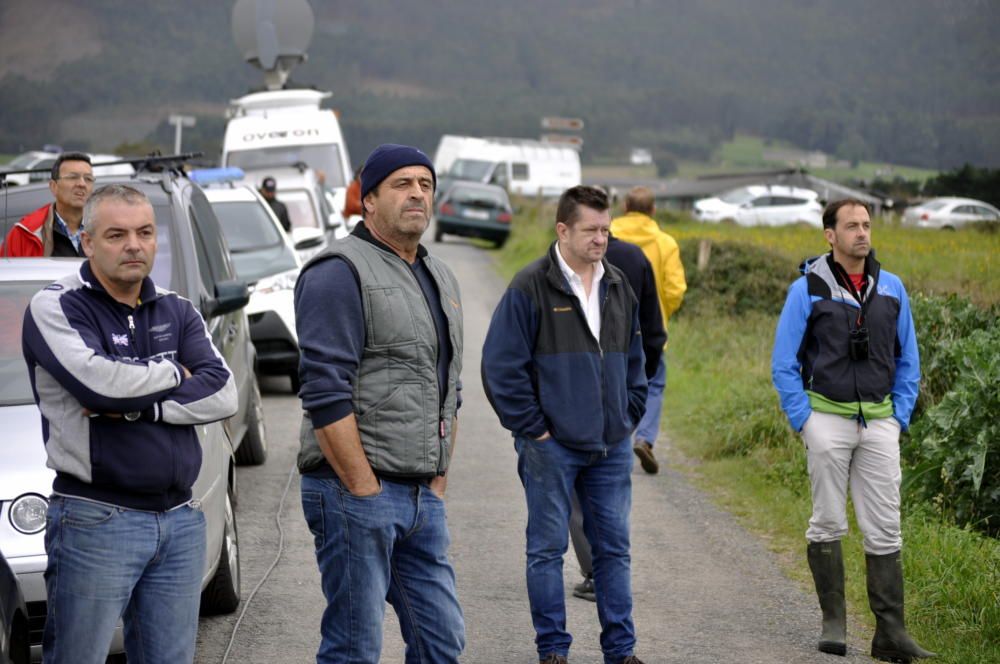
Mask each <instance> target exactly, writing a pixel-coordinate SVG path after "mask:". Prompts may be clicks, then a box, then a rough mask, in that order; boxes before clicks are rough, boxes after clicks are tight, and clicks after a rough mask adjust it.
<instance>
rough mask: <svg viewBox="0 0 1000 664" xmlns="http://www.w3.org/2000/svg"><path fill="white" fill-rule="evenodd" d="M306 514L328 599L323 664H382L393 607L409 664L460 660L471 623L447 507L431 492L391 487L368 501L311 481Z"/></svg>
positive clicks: (334, 484) (306, 482) (336, 485)
mask: <svg viewBox="0 0 1000 664" xmlns="http://www.w3.org/2000/svg"><path fill="white" fill-rule="evenodd" d="M302 510H303V512H304V513H305V517H306V522H307V523H308V524H309V530H311V531H312V534H313V537H314V539H315V544H316V562H317V563H318V564H319V571H320V575H321V577H322V585H323V594H324V595H325V596H326V610H325V611H324V612H323V619H322V623H321V626H320V631H321V636H322V641H321V643H320V648H319V652H318V653H317V655H316V661H317V663H318V664H333V663H337V664H340V663H343V664H347V663H348V662H349V663H350V664H363V663H371V664H378V661H379V655H380V653H381V651H382V622H383V618H384V616H385V604H386V601H388V602H389V603H390V604H392V607H393V609H395V611H396V615H397V616H398V617H399V625H400V630H401V631H402V634H403V640H404V641H405V642H406V662H407V663H408V664H418V663H419V664H444V663H451V662H457V661H458V656H459V654H460V653H461V652H462V649H463V648H464V647H465V621H464V618H463V617H462V608H461V607H460V606H459V604H458V596H457V594H456V592H455V572H454V571H453V570H452V567H451V563H449V562H448V544H449V542H450V540H451V538H450V536H449V535H448V526H447V523H446V522H445V508H444V501H443V500H441V499H440V498H438V497H437V496H436V495H435V494H434V493H433V492H432V491H431V490H430V489H429V488H428V487H427V486H426V485H425V484H407V483H401V482H392V481H388V480H382V491H381V492H380V493H378V494H376V495H374V496H366V497H364V498H359V497H356V496H353V495H352V494H351V493H350V492H349V491H347V489H346V488H345V487H344V486H343V484H341V482H340V481H339V480H338V479H335V478H334V479H326V478H317V477H311V476H309V475H303V476H302Z"/></svg>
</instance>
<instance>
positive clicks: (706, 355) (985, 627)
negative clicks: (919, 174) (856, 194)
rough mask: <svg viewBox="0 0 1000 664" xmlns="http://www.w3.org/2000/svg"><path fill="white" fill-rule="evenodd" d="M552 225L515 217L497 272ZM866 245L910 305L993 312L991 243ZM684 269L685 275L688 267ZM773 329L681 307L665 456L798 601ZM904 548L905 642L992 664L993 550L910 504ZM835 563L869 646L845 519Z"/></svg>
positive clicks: (685, 232) (718, 233)
mask: <svg viewBox="0 0 1000 664" xmlns="http://www.w3.org/2000/svg"><path fill="white" fill-rule="evenodd" d="M553 215H554V211H553V209H552V208H551V206H550V207H541V208H539V207H536V206H533V205H524V206H522V209H521V213H520V214H518V215H517V217H515V222H514V223H515V227H514V229H513V232H512V234H511V239H510V240H509V242H508V243H507V245H506V246H505V247H504V249H502V250H500V251H499V252H497V258H498V261H497V263H498V267H499V269H500V271H501V273H503V274H504V275H505V276H508V277H509V276H512V275H513V274H514V273H515V272H516V271H517V270H518V269H519V268H520V267H521V266H523V265H524V264H525V263H527V262H528V261H530V260H533V259H535V258H537V257H538V256H539V255H541V253H542V252H543V251H544V250H545V248H546V247H547V245H548V243H549V242H551V240H552V238H553V237H554V234H553V231H552V222H551V219H552V217H553ZM660 221H661V225H662V226H663V227H664V228H665V229H666V230H668V231H669V232H670V233H672V234H673V235H674V236H675V237H676V238H677V239H678V240H679V241H681V243H682V246H683V245H690V243H692V242H695V241H697V240H699V239H702V238H707V239H711V240H712V241H713V242H717V243H718V242H737V243H741V244H751V245H755V246H758V247H764V248H767V249H769V250H770V251H771V252H774V253H776V254H778V255H779V256H780V257H784V258H786V259H787V262H788V265H789V272H790V274H794V266H797V265H798V263H799V261H800V260H801V259H802V258H804V257H806V256H812V255H816V254H819V253H822V252H824V251H825V250H827V247H826V246H825V245H824V243H823V241H822V234H821V232H820V231H818V230H816V229H809V228H801V227H789V228H759V229H758V228H754V229H748V228H740V227H736V226H729V225H721V226H714V225H701V224H698V223H696V222H693V221H691V220H690V219H688V218H686V217H679V218H667V217H666V216H664V217H663V218H661V220H660ZM873 244H874V246H875V247H876V248H878V255H879V259H880V260H881V261H882V262H883V264H884V265H885V267H886V269H888V270H890V271H892V272H894V273H896V274H898V275H899V276H900V277H901V278H902V279H903V281H904V283H906V284H907V287H908V289H909V291H910V292H911V293H915V292H920V291H924V292H928V293H948V292H957V293H960V294H963V295H965V296H968V297H971V298H972V299H974V300H975V301H976V302H978V303H981V304H995V303H998V302H1000V273H998V268H997V267H996V265H995V263H996V260H995V258H994V257H995V256H996V255H997V254H998V250H1000V235H998V234H987V233H982V232H977V231H959V232H955V233H944V232H923V231H916V230H913V229H906V228H900V227H898V226H896V225H893V224H891V223H878V222H877V224H876V227H875V231H874V236H873ZM686 269H687V270H688V272H689V275H691V272H692V271H693V270H694V269H695V268H694V267H693V266H691V265H687V266H686ZM790 279H791V277H789V280H790ZM781 292H783V289H782V291H781ZM775 322H776V317H775V316H774V315H773V314H765V313H761V312H754V311H751V312H747V313H741V314H740V315H738V316H736V315H732V312H729V311H723V310H720V309H719V308H714V309H713V308H712V307H711V306H706V303H705V302H704V301H702V302H701V303H700V304H699V305H697V306H695V305H692V306H690V307H688V308H687V309H685V308H682V309H681V312H680V314H679V315H677V316H676V317H675V318H674V319H672V320H671V324H670V341H671V344H670V363H669V366H670V370H669V384H668V387H667V392H666V404H665V408H664V422H665V428H666V432H667V433H668V435H669V436H670V437H671V439H672V440H673V443H674V445H673V453H674V454H679V455H683V457H684V459H685V460H686V463H683V464H677V465H678V467H682V468H686V469H688V470H687V472H690V473H691V475H692V477H693V479H694V480H695V481H696V482H698V483H699V484H700V485H701V486H702V487H704V488H705V489H706V490H707V491H708V492H709V493H710V494H711V495H713V496H714V497H715V499H716V500H717V501H718V502H719V503H720V504H721V505H723V506H725V507H726V508H727V509H729V510H731V511H732V512H734V513H735V514H737V515H738V516H739V517H740V518H741V520H742V522H743V523H744V524H745V525H746V526H747V527H748V528H750V529H752V530H754V531H755V532H758V533H760V534H761V535H763V536H764V538H765V540H766V541H767V542H768V544H769V546H770V547H771V549H772V550H773V551H774V552H775V553H776V554H778V556H779V559H780V560H781V561H782V562H783V565H784V568H785V570H786V572H787V574H788V575H789V576H791V577H792V578H795V579H798V580H799V581H801V583H802V584H803V589H804V590H805V591H806V592H809V593H811V592H812V584H811V578H810V577H809V572H808V568H807V566H806V562H805V555H804V550H805V538H804V532H805V528H806V523H807V521H808V518H809V512H810V498H809V488H808V478H807V475H806V471H805V456H804V452H803V450H802V446H801V443H800V442H799V439H798V437H797V436H795V435H794V434H793V433H792V432H791V430H790V429H789V428H788V426H787V424H786V423H785V419H784V415H783V414H782V412H781V410H780V407H779V405H778V401H777V398H776V396H775V394H774V390H773V387H772V386H771V382H770V371H769V358H770V350H771V343H772V339H773V334H774V325H775ZM919 334H920V330H918V335H919ZM998 416H1000V413H998ZM706 423H711V425H710V426H706ZM692 462H694V463H692ZM852 518H853V517H852ZM903 537H904V541H905V545H904V549H903V559H904V566H905V570H906V582H907V586H906V593H907V595H906V596H907V605H906V611H907V620H908V624H909V626H910V629H911V631H912V632H913V633H914V635H915V636H916V637H917V638H918V639H919V640H920V641H921V642H922V643H923V645H924V646H925V647H928V648H931V649H932V650H936V651H938V652H939V653H940V654H941V657H940V659H939V660H936V661H940V662H942V663H946V662H947V663H952V662H954V663H956V664H957V663H959V662H961V663H962V664H969V663H982V664H986V663H987V662H997V661H1000V639H997V634H1000V542H998V541H997V540H996V539H992V538H989V537H985V536H983V535H979V534H977V533H973V532H971V531H968V530H966V529H962V528H957V527H955V526H953V525H950V524H949V523H947V522H944V521H943V520H942V519H941V518H940V517H937V516H936V514H935V513H934V511H933V510H932V509H931V508H930V507H929V506H926V505H922V504H919V503H914V504H911V503H906V504H904V514H903ZM844 551H845V564H846V567H847V580H848V591H847V592H848V607H849V610H850V612H851V614H852V616H853V617H854V618H855V619H856V620H857V621H858V622H860V623H862V624H863V625H864V626H865V627H864V628H863V629H864V633H865V634H870V629H871V626H872V624H873V620H872V617H871V613H870V611H869V610H868V604H867V596H866V591H865V575H864V555H863V552H862V549H861V542H860V536H859V534H858V532H857V528H856V526H855V525H854V523H853V520H852V525H851V534H850V535H849V536H848V538H847V539H846V540H845V546H844ZM818 613H819V612H818V610H817V616H818Z"/></svg>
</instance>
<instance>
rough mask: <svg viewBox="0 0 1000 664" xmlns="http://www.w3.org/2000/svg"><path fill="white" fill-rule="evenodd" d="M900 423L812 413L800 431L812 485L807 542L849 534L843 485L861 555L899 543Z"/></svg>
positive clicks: (895, 548)
mask: <svg viewBox="0 0 1000 664" xmlns="http://www.w3.org/2000/svg"><path fill="white" fill-rule="evenodd" d="M899 431H900V427H899V422H897V421H896V418H894V417H886V418H882V419H877V420H871V421H869V422H868V426H867V427H863V426H861V423H860V422H858V421H857V420H853V419H848V418H846V417H842V416H840V415H831V414H830V413H818V412H816V411H813V413H812V414H811V415H810V416H809V419H808V420H806V423H805V426H803V427H802V438H803V440H804V441H805V445H806V456H807V459H808V462H809V481H810V483H811V484H812V504H813V512H812V517H811V518H810V519H809V529H808V530H806V539H807V540H809V541H810V542H832V541H835V540H839V539H841V538H842V537H843V536H844V535H846V534H847V487H848V485H850V487H851V500H853V501H854V513H855V516H857V519H858V527H859V528H860V529H861V534H862V535H863V536H864V549H865V553H870V554H873V555H878V556H881V555H885V554H887V553H892V552H894V551H898V550H899V549H900V548H901V547H902V545H903V538H902V536H901V533H900V527H899V485H900V482H901V480H902V472H901V471H900V468H899Z"/></svg>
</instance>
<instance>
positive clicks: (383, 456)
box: [298, 235, 462, 477]
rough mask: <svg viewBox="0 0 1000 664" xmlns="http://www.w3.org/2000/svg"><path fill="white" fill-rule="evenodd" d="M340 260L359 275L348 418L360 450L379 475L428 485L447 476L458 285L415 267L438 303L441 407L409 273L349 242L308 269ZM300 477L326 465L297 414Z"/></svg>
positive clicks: (458, 355)
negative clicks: (359, 344)
mask: <svg viewBox="0 0 1000 664" xmlns="http://www.w3.org/2000/svg"><path fill="white" fill-rule="evenodd" d="M330 256H339V257H341V258H343V259H345V260H347V261H348V262H349V263H350V264H351V265H352V266H353V268H354V271H355V273H356V274H357V275H358V281H359V284H360V286H361V301H362V306H363V308H364V315H365V348H364V351H363V354H362V357H361V366H360V368H359V369H358V375H357V377H356V379H355V381H354V397H353V398H354V415H355V417H356V418H357V421H358V430H359V432H360V434H361V445H362V447H363V448H364V450H365V455H366V456H367V458H368V462H369V463H370V464H371V466H372V469H373V470H374V471H375V472H376V473H378V474H379V475H384V476H389V477H392V476H398V477H433V476H434V475H443V474H444V473H445V471H446V470H448V462H449V460H450V457H451V448H450V444H451V430H452V419H453V418H454V416H455V410H456V386H457V383H458V377H459V374H460V373H461V371H462V310H461V304H460V302H461V300H460V296H459V290H458V282H457V281H456V280H455V276H454V275H453V274H452V272H451V270H449V269H448V267H447V266H446V265H445V264H444V263H442V262H441V261H439V260H437V259H436V258H434V257H433V256H429V255H428V256H425V257H424V258H423V259H422V260H423V261H424V264H425V265H426V266H427V269H428V271H429V272H430V273H431V276H432V277H433V279H434V281H435V283H436V284H437V287H438V292H439V293H440V296H441V308H442V309H443V310H444V314H445V317H446V318H447V319H448V336H449V338H450V339H451V347H452V357H451V364H450V365H449V367H448V386H447V390H446V391H445V399H444V403H443V404H442V403H439V402H440V397H439V394H440V392H439V390H438V374H437V355H438V347H437V345H438V344H437V331H436V330H435V327H434V319H433V317H432V315H431V312H430V308H429V307H428V304H427V300H426V299H425V298H424V293H423V291H422V290H421V289H420V284H419V283H418V282H417V278H416V276H415V275H414V274H413V271H412V270H411V268H410V266H409V265H407V264H406V262H405V261H404V260H403V259H402V258H400V257H399V256H398V255H396V254H395V253H392V252H390V251H386V250H384V249H381V248H379V247H377V246H375V245H374V244H372V243H371V242H368V241H366V240H363V239H360V238H357V237H354V236H353V235H352V236H348V237H346V238H344V239H343V240H341V241H339V242H336V243H334V244H333V245H331V246H330V247H329V248H328V249H327V250H326V251H324V252H323V253H322V254H320V255H319V256H316V257H315V258H313V259H312V260H313V262H315V261H317V260H323V259H324V258H327V257H330ZM299 442H300V444H301V447H300V450H299V457H298V466H299V470H301V471H303V472H308V471H309V470H313V469H315V468H317V467H319V466H321V465H325V463H326V461H325V460H324V458H323V453H322V451H321V450H320V449H319V445H318V443H317V442H316V434H315V433H314V431H313V426H312V421H311V420H310V419H309V415H308V413H303V419H302V428H301V430H300V435H299Z"/></svg>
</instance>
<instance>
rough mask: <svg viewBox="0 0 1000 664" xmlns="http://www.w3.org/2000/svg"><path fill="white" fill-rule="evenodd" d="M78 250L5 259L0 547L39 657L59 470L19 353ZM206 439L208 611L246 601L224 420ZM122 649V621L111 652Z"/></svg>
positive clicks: (201, 433) (0, 273) (1, 271)
mask: <svg viewBox="0 0 1000 664" xmlns="http://www.w3.org/2000/svg"><path fill="white" fill-rule="evenodd" d="M80 263H81V261H80V260H78V259H73V258H66V259H53V258H18V259H13V260H3V261H0V421H2V422H3V436H0V552H2V553H3V556H4V557H5V558H6V559H7V561H8V562H9V563H10V566H11V568H12V569H13V570H14V572H15V573H16V574H17V577H18V580H19V581H20V584H21V588H22V591H23V592H24V597H25V601H26V603H27V609H28V616H29V627H30V640H31V644H32V645H31V650H32V657H33V658H36V659H38V658H40V657H41V642H42V628H43V627H44V624H45V581H44V579H43V578H42V574H43V573H44V571H45V562H46V556H45V512H46V508H47V506H48V500H47V497H48V496H49V494H50V493H51V491H52V480H53V478H54V477H55V473H54V472H53V471H52V470H51V469H49V468H48V467H46V465H45V464H46V455H45V448H44V445H43V442H42V426H41V425H42V422H41V415H40V414H39V412H38V407H37V406H36V405H35V401H34V397H33V395H32V393H31V384H30V382H29V379H28V370H27V366H26V365H25V363H24V358H23V356H22V354H21V322H22V319H23V317H24V311H25V309H26V307H27V306H28V302H29V301H30V300H31V297H32V296H33V295H34V294H35V293H36V292H37V291H38V290H40V289H41V288H43V287H44V286H46V285H48V284H49V283H51V282H53V281H55V280H56V279H59V278H62V277H64V276H66V275H67V274H71V273H73V272H75V271H77V270H78V269H79V268H80ZM196 429H197V432H198V437H199V439H200V440H201V444H202V454H203V460H202V465H201V472H200V473H199V475H198V479H197V481H196V482H195V485H194V498H195V499H197V500H199V501H201V504H202V509H203V510H204V512H205V521H206V523H207V538H206V539H207V542H206V543H207V547H206V550H207V551H209V552H210V553H209V555H208V556H207V560H206V561H205V569H204V573H203V576H202V598H201V609H202V614H214V613H231V612H232V611H235V610H236V607H237V605H238V604H239V601H240V565H239V544H238V540H237V532H236V517H235V514H234V512H233V502H234V497H235V490H236V484H235V483H236V473H235V461H234V458H233V447H232V443H231V441H230V439H229V435H228V433H227V432H226V429H225V428H224V427H223V425H222V424H221V423H213V424H208V425H201V426H198V427H196ZM122 650H123V634H122V630H121V625H120V624H119V628H118V630H117V631H116V634H115V638H114V640H113V642H112V650H111V652H113V653H114V652H121V651H122Z"/></svg>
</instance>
